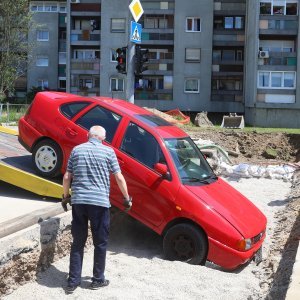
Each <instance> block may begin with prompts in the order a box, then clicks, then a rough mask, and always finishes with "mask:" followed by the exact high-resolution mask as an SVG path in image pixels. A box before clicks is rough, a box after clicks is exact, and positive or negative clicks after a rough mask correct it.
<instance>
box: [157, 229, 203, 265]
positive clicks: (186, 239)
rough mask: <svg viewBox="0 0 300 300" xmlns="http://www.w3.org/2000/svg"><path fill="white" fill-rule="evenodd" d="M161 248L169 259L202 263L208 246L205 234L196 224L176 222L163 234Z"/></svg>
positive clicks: (196, 263) (194, 263)
mask: <svg viewBox="0 0 300 300" xmlns="http://www.w3.org/2000/svg"><path fill="white" fill-rule="evenodd" d="M163 248H164V254H165V257H166V258H167V259H169V260H179V261H184V262H187V263H190V264H193V265H199V264H202V265H204V264H205V261H206V256H207V248H208V246H207V239H206V236H205V234H204V233H203V231H201V230H200V229H198V228H197V227H196V226H194V225H192V224H177V225H175V226H173V227H171V228H170V229H169V230H168V231H167V233H166V234H165V236H164V241H163Z"/></svg>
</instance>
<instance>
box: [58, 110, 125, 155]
mask: <svg viewBox="0 0 300 300" xmlns="http://www.w3.org/2000/svg"><path fill="white" fill-rule="evenodd" d="M121 119H122V117H121V115H120V114H117V113H115V112H114V111H112V110H110V109H108V108H105V107H102V106H101V105H94V106H93V107H91V108H90V109H88V110H87V111H83V113H82V114H79V115H78V116H76V117H75V118H74V119H72V121H71V122H70V123H69V124H68V126H67V128H66V129H65V131H64V135H65V137H64V138H65V141H66V148H67V149H68V150H69V152H71V150H72V149H73V147H74V146H76V145H78V144H81V143H84V142H86V141H87V140H88V136H87V134H88V131H89V130H90V128H91V127H92V126H94V125H100V126H103V127H104V128H105V130H106V139H105V141H104V143H105V144H112V142H113V140H114V138H115V135H116V131H117V128H118V126H119V123H120V121H121Z"/></svg>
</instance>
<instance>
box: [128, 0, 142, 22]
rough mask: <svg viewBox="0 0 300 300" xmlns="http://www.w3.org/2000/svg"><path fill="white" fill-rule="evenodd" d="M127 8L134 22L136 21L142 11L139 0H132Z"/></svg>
mask: <svg viewBox="0 0 300 300" xmlns="http://www.w3.org/2000/svg"><path fill="white" fill-rule="evenodd" d="M129 9H130V11H131V14H132V16H133V18H134V20H135V22H137V21H138V20H139V19H140V17H141V16H142V14H143V13H144V10H143V7H142V4H141V2H140V0H133V1H132V2H131V3H130V5H129Z"/></svg>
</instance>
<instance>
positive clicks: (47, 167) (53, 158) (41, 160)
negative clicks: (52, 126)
mask: <svg viewBox="0 0 300 300" xmlns="http://www.w3.org/2000/svg"><path fill="white" fill-rule="evenodd" d="M35 163H36V166H37V167H38V169H39V170H40V171H42V172H46V173H49V172H51V171H52V170H53V169H54V168H55V167H56V164H57V154H56V152H55V150H54V149H53V148H52V147H50V146H42V147H41V148H39V149H38V151H37V152H36V155H35Z"/></svg>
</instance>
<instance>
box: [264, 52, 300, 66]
mask: <svg viewBox="0 0 300 300" xmlns="http://www.w3.org/2000/svg"><path fill="white" fill-rule="evenodd" d="M264 53H267V54H268V56H269V57H267V58H261V59H260V60H259V66H288V67H289V68H287V70H288V69H290V70H296V67H297V53H295V52H289V53H286V52H267V51H264ZM260 69H265V68H264V67H260Z"/></svg>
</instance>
